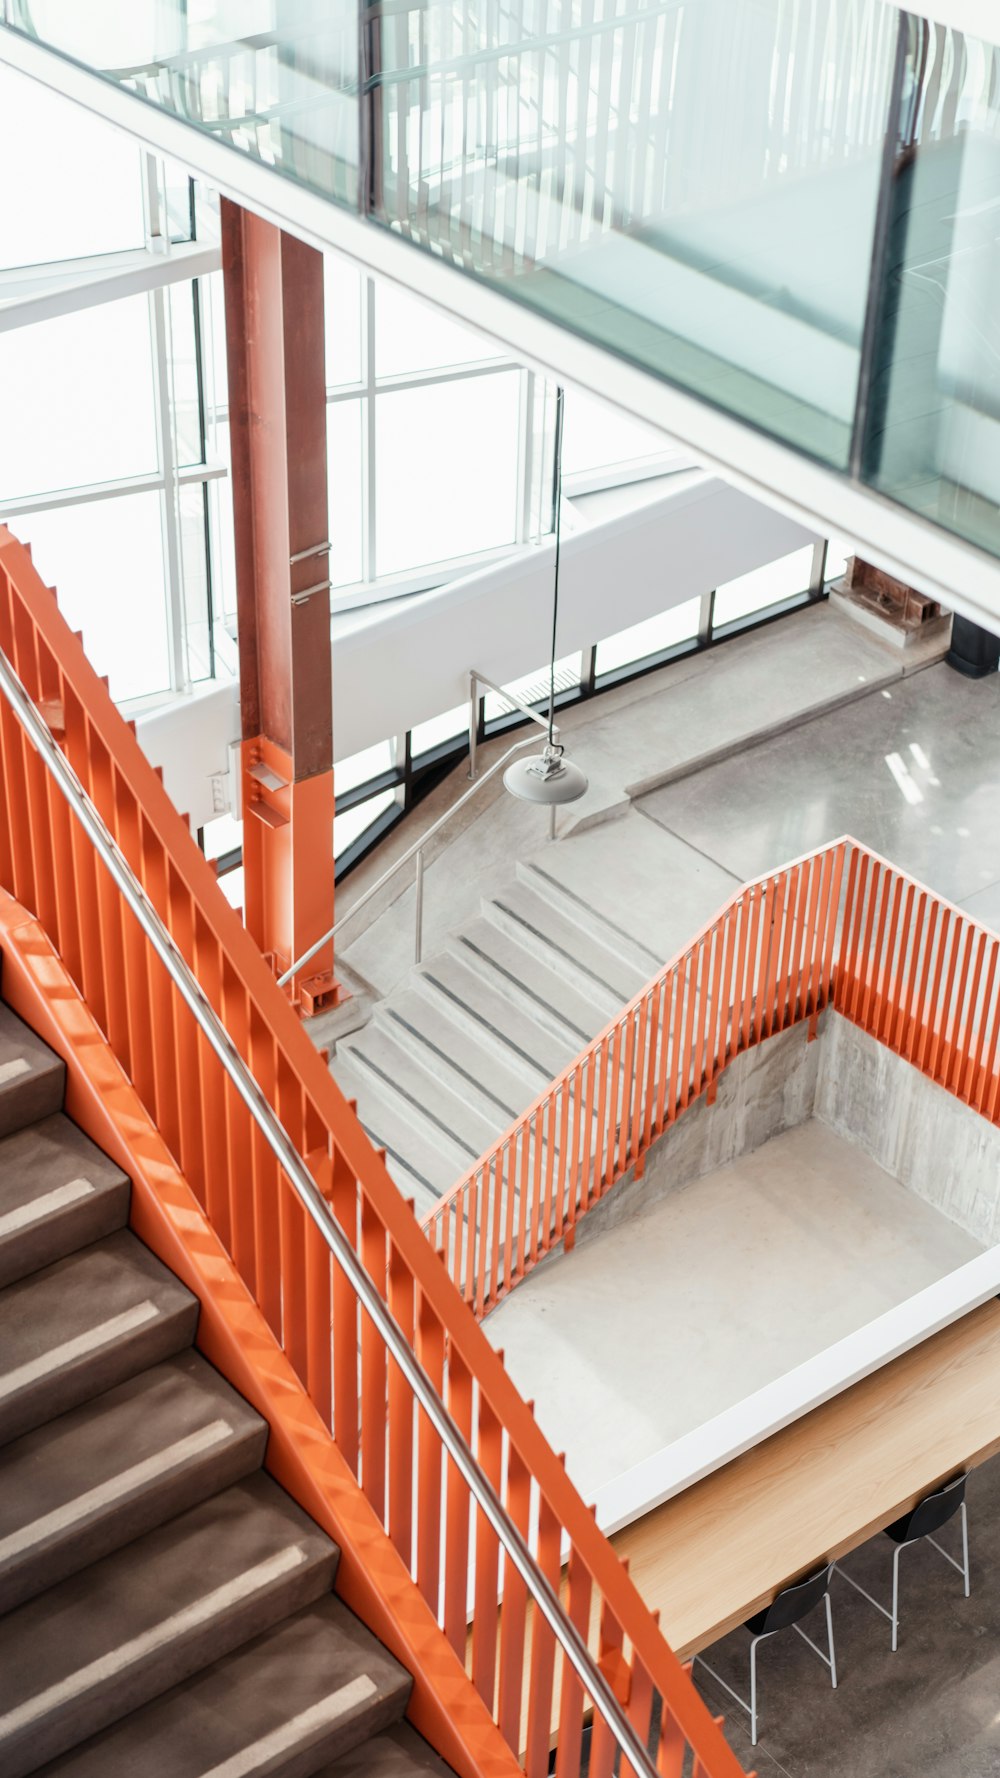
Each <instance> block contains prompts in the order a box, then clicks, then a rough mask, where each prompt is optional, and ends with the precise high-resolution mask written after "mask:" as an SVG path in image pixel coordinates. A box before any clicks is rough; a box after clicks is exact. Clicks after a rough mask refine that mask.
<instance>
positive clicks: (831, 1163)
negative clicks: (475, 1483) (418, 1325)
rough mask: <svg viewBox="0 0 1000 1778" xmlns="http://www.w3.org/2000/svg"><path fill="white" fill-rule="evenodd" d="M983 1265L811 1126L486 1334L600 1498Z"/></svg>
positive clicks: (712, 1177) (641, 1223)
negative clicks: (778, 1382) (628, 1474)
mask: <svg viewBox="0 0 1000 1778" xmlns="http://www.w3.org/2000/svg"><path fill="white" fill-rule="evenodd" d="M620 1189H622V1190H628V1189H629V1188H628V1187H624V1188H620ZM876 1251H877V1253H878V1256H879V1259H878V1265H877V1266H873V1265H872V1263H871V1255H872V1253H873V1252H876ZM980 1251H981V1249H980V1247H979V1245H978V1243H977V1242H975V1241H974V1240H973V1239H972V1238H971V1236H969V1235H967V1234H966V1233H965V1232H964V1230H962V1229H960V1228H958V1226H957V1225H956V1224H955V1223H953V1222H949V1221H948V1219H947V1218H946V1217H944V1216H942V1214H941V1213H940V1211H938V1210H935V1209H933V1208H932V1207H931V1206H930V1205H929V1204H925V1203H924V1202H923V1201H922V1200H921V1199H919V1198H916V1197H914V1196H913V1194H912V1193H911V1192H908V1191H907V1190H906V1189H905V1187H904V1186H902V1185H900V1184H899V1183H898V1182H897V1181H896V1180H895V1179H892V1178H891V1177H890V1175H889V1174H888V1173H886V1172H884V1171H883V1170H882V1168H881V1167H879V1166H877V1165H876V1163H875V1162H874V1161H872V1160H870V1159H869V1158H868V1156H867V1155H865V1154H862V1153H861V1151H860V1150H859V1149H857V1148H855V1147H854V1146H853V1145H852V1144H851V1143H850V1142H847V1141H845V1140H844V1138H843V1137H842V1136H838V1135H836V1134H835V1133H834V1132H833V1131H832V1130H831V1129H829V1128H828V1127H827V1126H826V1125H825V1124H822V1123H819V1122H818V1121H816V1120H815V1119H810V1120H809V1121H808V1122H807V1123H804V1124H800V1125H798V1126H797V1127H796V1128H795V1129H791V1130H787V1131H785V1132H784V1134H782V1135H780V1136H776V1137H774V1138H773V1139H772V1140H771V1141H770V1142H765V1143H764V1145H763V1146H762V1147H761V1148H758V1149H756V1150H755V1151H754V1152H753V1153H752V1154H747V1155H742V1156H741V1157H740V1158H739V1159H738V1160H735V1161H732V1162H730V1163H729V1165H728V1166H725V1167H720V1168H718V1169H717V1170H716V1171H714V1172H711V1173H705V1174H703V1175H702V1176H701V1178H699V1179H695V1180H692V1181H691V1183H690V1184H688V1185H685V1186H683V1187H682V1188H680V1189H679V1190H676V1191H673V1192H671V1193H670V1194H669V1195H668V1196H667V1197H665V1198H661V1199H659V1201H657V1202H654V1203H652V1204H648V1205H642V1206H641V1207H639V1208H637V1210H636V1213H635V1214H634V1215H632V1216H628V1217H626V1219H625V1220H623V1221H622V1222H620V1223H619V1224H618V1226H616V1227H614V1228H611V1229H608V1230H605V1231H604V1232H602V1234H601V1235H600V1237H599V1239H596V1240H594V1241H590V1242H585V1243H582V1244H580V1245H578V1246H577V1247H576V1248H575V1249H574V1251H573V1252H572V1253H570V1254H566V1255H561V1256H558V1257H556V1258H554V1259H553V1260H551V1261H549V1262H548V1263H547V1264H546V1265H544V1266H542V1267H540V1268H539V1269H538V1270H537V1271H535V1272H533V1273H532V1274H531V1276H530V1277H528V1278H527V1279H525V1281H524V1282H523V1283H522V1284H519V1285H518V1287H517V1289H516V1291H514V1292H513V1293H512V1294H511V1296H509V1297H508V1298H507V1300H506V1301H505V1302H503V1303H501V1304H500V1306H499V1308H497V1309H496V1310H494V1312H493V1314H492V1315H490V1316H488V1317H487V1319H486V1321H485V1322H484V1328H485V1331H486V1333H487V1335H488V1336H489V1338H490V1340H491V1341H492V1342H493V1344H494V1345H495V1346H501V1347H503V1349H504V1352H505V1355H506V1365H507V1369H508V1371H509V1372H510V1374H511V1376H512V1377H513V1379H514V1381H515V1383H516V1384H517V1385H518V1387H519V1388H520V1389H521V1391H522V1393H523V1394H525V1395H530V1396H532V1397H533V1398H534V1401H535V1404H536V1412H537V1415H538V1419H539V1422H540V1424H541V1425H542V1426H543V1427H544V1428H545V1432H546V1435H547V1437H548V1438H549V1440H550V1441H551V1443H552V1444H553V1445H554V1446H555V1448H556V1450H558V1451H565V1452H566V1461H567V1468H568V1470H569V1473H570V1475H571V1476H572V1478H573V1480H574V1482H575V1483H576V1485H577V1487H578V1488H579V1489H580V1492H581V1493H582V1494H583V1496H584V1498H585V1499H590V1498H592V1497H593V1495H594V1493H595V1492H596V1490H597V1489H598V1488H600V1487H601V1486H602V1485H604V1484H605V1483H607V1482H609V1481H611V1480H612V1479H613V1478H615V1477H616V1476H619V1475H621V1474H622V1473H623V1472H624V1471H625V1470H627V1469H630V1468H631V1467H632V1465H633V1464H636V1463H639V1462H641V1461H642V1459H643V1458H646V1457H649V1456H651V1455H652V1454H653V1453H654V1452H656V1451H659V1450H662V1449H663V1447H664V1446H666V1445H669V1444H670V1443H672V1441H673V1440H674V1439H677V1438H680V1437H681V1436H682V1435H683V1434H684V1433H687V1432H690V1431H692V1430H693V1429H694V1428H695V1427H698V1426H701V1425H703V1424H704V1423H705V1422H706V1421H708V1420H710V1419H712V1418H713V1416H714V1415H716V1414H719V1413H722V1412H723V1410H724V1409H726V1408H729V1407H732V1406H733V1405H734V1404H735V1403H737V1402H740V1401H743V1400H744V1399H745V1397H746V1396H748V1395H750V1394H752V1393H753V1392H754V1391H755V1390H757V1389H761V1388H763V1387H764V1385H765V1384H767V1383H770V1382H772V1381H774V1380H775V1379H776V1378H777V1377H780V1376H783V1375H784V1374H785V1373H786V1372H787V1371H789V1370H791V1369H793V1368H794V1366H795V1365H797V1364H801V1363H803V1362H804V1360H806V1359H807V1358H811V1357H813V1356H814V1355H815V1354H816V1353H818V1352H821V1351H824V1350H825V1349H826V1347H828V1346H830V1345H832V1344H833V1343H834V1341H836V1340H839V1339H842V1338H843V1337H844V1336H845V1335H846V1334H849V1333H852V1332H854V1330H855V1329H857V1328H859V1327H863V1326H864V1325H865V1324H866V1323H867V1322H869V1321H872V1320H874V1319H875V1317H876V1316H878V1315H881V1314H883V1313H884V1312H885V1310H887V1309H890V1308H892V1307H894V1306H895V1305H896V1304H897V1303H899V1302H903V1301H905V1299H906V1298H907V1297H909V1296H912V1295H913V1293H914V1292H915V1291H917V1290H921V1289H923V1288H924V1286H925V1285H927V1284H930V1283H933V1282H934V1280H935V1279H937V1278H940V1277H942V1276H943V1275H944V1274H945V1273H946V1272H948V1271H950V1270H952V1269H953V1268H954V1267H956V1266H959V1265H962V1264H964V1262H965V1261H966V1260H968V1259H972V1258H973V1257H974V1256H975V1255H976V1254H977V1253H978V1252H980ZM998 1708H1000V1700H998Z"/></svg>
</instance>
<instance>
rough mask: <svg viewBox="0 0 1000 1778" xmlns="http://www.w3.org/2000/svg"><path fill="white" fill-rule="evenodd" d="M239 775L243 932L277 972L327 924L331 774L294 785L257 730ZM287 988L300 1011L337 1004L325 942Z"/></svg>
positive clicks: (280, 755) (282, 756) (286, 764)
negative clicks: (241, 781) (251, 939)
mask: <svg viewBox="0 0 1000 1778" xmlns="http://www.w3.org/2000/svg"><path fill="white" fill-rule="evenodd" d="M242 776H243V875H244V883H245V895H246V901H245V919H246V925H247V930H248V932H249V933H250V934H251V936H252V937H253V938H254V939H255V940H256V942H257V944H258V945H259V946H260V948H261V950H262V951H263V953H264V955H265V957H266V958H267V960H268V962H269V963H270V965H271V967H272V969H273V970H274V973H275V975H283V974H284V972H285V970H286V969H287V968H288V967H289V965H290V964H291V963H293V962H294V960H295V958H296V957H300V956H301V955H302V953H303V952H304V951H307V950H308V949H309V947H310V945H314V944H315V943H316V940H317V939H318V938H320V937H322V935H323V933H325V932H328V931H329V930H330V927H331V926H332V925H333V918H334V915H333V897H334V862H333V810H334V803H333V772H332V771H326V772H317V773H316V774H315V776H314V777H311V778H301V779H299V781H298V783H296V782H295V779H294V777H293V775H292V762H291V759H290V757H289V755H288V754H287V753H286V752H285V750H284V748H282V747H278V746H276V745H275V743H274V742H273V741H269V740H268V739H267V737H266V736H265V735H257V736H255V737H254V739H253V740H250V741H244V742H243V746H242ZM286 992H287V993H288V994H289V997H290V999H291V1001H292V1004H293V1006H295V1007H297V1008H298V1010H299V1011H300V1012H301V1013H303V1014H304V1015H306V1016H308V1015H309V1014H311V1013H315V1012H320V1011H322V1010H323V1009H324V1008H326V1007H330V1006H336V1005H338V1003H339V1001H340V1000H341V999H342V998H343V992H342V989H341V988H340V985H339V984H338V982H337V981H336V979H335V977H334V973H333V943H332V941H329V942H327V943H326V944H325V945H324V946H323V947H322V949H321V950H319V951H317V953H316V955H315V957H313V958H311V959H310V961H309V962H308V963H307V964H306V965H305V968H304V969H303V971H302V973H301V975H297V976H293V977H292V980H291V981H290V982H289V983H288V987H287V989H286Z"/></svg>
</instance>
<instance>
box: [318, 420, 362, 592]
mask: <svg viewBox="0 0 1000 1778" xmlns="http://www.w3.org/2000/svg"><path fill="white" fill-rule="evenodd" d="M361 417H362V415H361V402H360V401H332V402H331V403H330V405H329V407H328V408H327V410H326V440H327V450H328V452H329V494H330V542H331V546H332V547H331V550H330V584H331V586H335V587H337V586H350V585H351V584H352V583H353V582H354V581H357V580H360V579H361V577H362V575H363V573H364V565H363V564H364V555H363V550H362V525H363V516H364V507H363V502H362V467H363V462H362V426H361Z"/></svg>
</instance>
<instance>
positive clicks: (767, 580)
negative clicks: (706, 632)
mask: <svg viewBox="0 0 1000 1778" xmlns="http://www.w3.org/2000/svg"><path fill="white" fill-rule="evenodd" d="M812 556H813V552H812V545H811V544H807V545H806V547H805V549H797V550H793V551H792V553H791V555H789V556H781V557H780V558H779V560H778V561H776V562H766V563H765V565H764V567H763V568H754V569H753V571H752V572H751V573H750V574H741V575H740V577H739V579H738V580H729V581H727V582H726V583H725V585H724V586H720V587H719V588H718V589H717V591H716V594H715V606H714V609H713V613H712V628H713V629H715V630H721V629H724V628H725V626H726V624H732V623H736V622H737V621H738V620H739V619H740V618H744V617H752V616H754V614H755V613H757V612H760V611H766V610H767V608H768V606H769V605H779V604H780V603H781V601H782V599H791V598H794V596H795V594H796V593H805V592H807V591H808V589H809V582H810V579H811V576H812Z"/></svg>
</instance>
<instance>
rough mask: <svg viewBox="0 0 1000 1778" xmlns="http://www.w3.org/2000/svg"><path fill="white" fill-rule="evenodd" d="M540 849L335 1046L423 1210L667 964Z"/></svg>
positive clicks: (363, 1115) (338, 1067)
mask: <svg viewBox="0 0 1000 1778" xmlns="http://www.w3.org/2000/svg"><path fill="white" fill-rule="evenodd" d="M661 964H662V958H659V957H657V956H656V955H655V953H654V952H653V951H651V950H648V949H647V948H646V947H645V946H644V945H643V944H642V943H641V942H639V941H638V940H637V939H636V938H634V937H633V936H631V935H630V934H629V933H628V932H626V931H625V930H624V929H622V928H620V927H618V926H616V925H614V924H612V923H611V922H610V921H609V920H608V919H606V918H605V917H604V916H603V915H602V914H600V913H598V912H597V911H596V909H594V908H593V907H591V906H590V905H589V904H588V903H587V902H586V901H585V900H584V899H583V898H582V897H581V896H580V895H579V894H578V893H576V891H575V890H573V889H570V888H569V887H567V886H566V885H565V884H563V883H561V882H559V881H558V880H557V879H556V878H555V876H553V875H551V874H550V873H548V872H547V871H546V870H545V869H544V867H543V866H542V865H540V864H538V863H537V862H535V861H527V862H524V861H522V862H519V863H518V865H517V867H516V874H515V876H514V877H513V878H512V879H511V880H510V881H509V882H508V883H507V885H506V886H505V888H504V889H503V890H502V891H500V892H499V893H498V894H497V895H495V896H494V897H492V898H484V900H483V902H482V906H481V912H480V914H479V915H478V917H476V918H475V919H472V920H470V921H468V922H467V923H466V924H465V925H464V926H462V927H461V928H460V929H459V930H458V931H457V932H455V933H454V934H453V935H452V937H451V938H450V939H449V940H448V942H447V944H446V945H445V947H444V949H443V950H441V951H439V952H438V953H437V954H436V955H434V956H432V957H431V958H429V959H428V960H427V961H426V962H424V963H422V964H420V965H419V966H418V967H416V968H414V969H413V970H412V971H411V972H410V974H409V976H408V977H407V978H406V980H405V981H404V982H403V984H402V985H401V987H399V988H398V989H396V990H395V991H394V992H393V993H391V994H389V995H388V996H387V997H386V998H385V999H383V1000H381V1001H379V1002H377V1003H376V1005H375V1008H374V1010H373V1013H372V1017H371V1020H370V1021H369V1023H368V1024H367V1025H365V1026H364V1027H363V1028H362V1029H361V1030H360V1031H357V1032H353V1033H352V1034H351V1035H350V1036H349V1037H345V1038H342V1039H341V1040H340V1042H339V1043H338V1044H337V1047H336V1054H335V1057H334V1060H333V1072H334V1074H335V1076H336V1078H337V1080H338V1082H339V1083H340V1085H341V1087H342V1088H343V1090H344V1092H345V1093H347V1094H348V1096H349V1097H350V1098H352V1099H355V1100H356V1101H357V1106H358V1116H359V1118H360V1120H361V1122H362V1124H363V1125H364V1127H365V1129H366V1130H367V1131H368V1134H369V1135H370V1137H371V1139H372V1141H373V1142H374V1143H375V1144H376V1146H377V1147H379V1148H384V1149H385V1151H386V1159H387V1163H388V1167H389V1171H390V1172H391V1174H392V1176H393V1178H394V1179H395V1181H396V1183H397V1185H398V1186H399V1187H400V1190H401V1191H402V1192H403V1193H404V1194H405V1195H406V1196H407V1197H412V1198H414V1199H415V1200H416V1208H417V1213H418V1215H421V1214H423V1213H424V1212H425V1211H426V1210H428V1209H430V1208H432V1207H433V1205H434V1204H435V1202H436V1201H437V1199H438V1198H439V1197H440V1196H441V1194H442V1192H444V1191H446V1190H447V1189H448V1187H449V1186H451V1185H453V1184H454V1182H455V1180H456V1179H458V1178H460V1177H461V1176H462V1175H463V1174H464V1173H466V1172H467V1171H468V1169H469V1168H470V1167H471V1166H472V1165H473V1163H474V1162H475V1161H476V1160H478V1158H479V1156H480V1155H481V1154H482V1153H483V1151H484V1150H485V1149H487V1148H488V1147H489V1146H490V1145H491V1144H492V1143H493V1142H494V1141H496V1139H497V1137H499V1136H501V1135H502V1134H503V1132H504V1131H505V1130H506V1129H507V1128H508V1127H509V1126H510V1124H511V1123H513V1122H514V1120H515V1119H516V1118H517V1117H519V1116H520V1114H521V1113H522V1112H523V1111H524V1110H525V1109H526V1108H527V1106H529V1105H530V1104H531V1102H532V1100H533V1099H535V1098H536V1097H537V1095H538V1094H539V1093H540V1092H541V1091H542V1090H543V1089H544V1088H545V1087H546V1086H547V1085H548V1083H549V1081H550V1080H551V1079H552V1078H553V1076H554V1075H556V1074H559V1073H560V1072H561V1070H562V1069H563V1068H565V1067H566V1066H567V1064H568V1063H570V1062H571V1061H572V1060H573V1058H574V1057H575V1056H576V1055H577V1054H578V1053H579V1051H580V1050H581V1049H582V1048H583V1047H584V1046H585V1045H586V1044H587V1043H588V1042H589V1041H590V1039H591V1038H592V1037H595V1036H596V1035H597V1033H598V1032H599V1031H601V1030H602V1029H603V1028H604V1026H605V1025H606V1024H608V1022H609V1021H610V1020H611V1019H613V1018H614V1017H615V1015H616V1014H617V1013H619V1012H620V1011H621V1009H622V1007H623V1006H624V1005H625V1003H626V1002H627V1001H628V1000H630V999H631V998H632V996H633V995H634V994H636V993H637V992H638V991H639V989H640V988H641V987H643V986H644V985H645V983H646V982H647V981H648V980H649V978H650V976H651V975H653V974H654V973H655V971H656V970H657V969H659V968H660V967H661Z"/></svg>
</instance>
